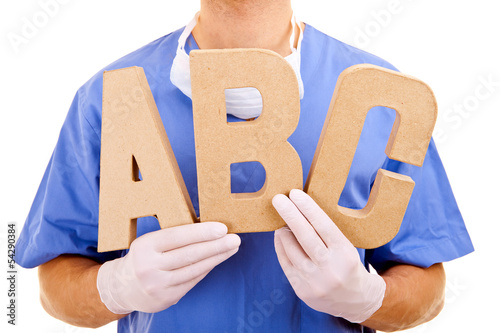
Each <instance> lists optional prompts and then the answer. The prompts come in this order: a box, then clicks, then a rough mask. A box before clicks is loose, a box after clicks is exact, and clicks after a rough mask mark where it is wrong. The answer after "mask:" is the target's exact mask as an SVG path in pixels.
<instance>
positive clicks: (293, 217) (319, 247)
mask: <svg viewBox="0 0 500 333" xmlns="http://www.w3.org/2000/svg"><path fill="white" fill-rule="evenodd" d="M273 206H274V208H276V211H278V213H279V214H280V216H281V217H282V218H283V220H284V221H285V222H286V224H287V225H288V227H289V228H290V230H291V231H292V232H293V234H294V235H295V237H296V238H297V241H298V242H299V243H300V245H301V246H302V248H303V249H304V251H305V252H306V253H307V255H308V256H309V258H311V259H312V260H313V261H316V259H315V254H316V253H318V252H324V251H325V250H326V246H325V244H324V243H323V241H322V240H321V238H320V237H319V235H318V234H317V233H316V231H315V230H314V228H313V227H312V225H311V224H310V223H309V221H307V219H306V218H305V217H304V215H302V213H301V212H300V211H299V210H298V208H297V207H296V206H295V205H294V203H293V202H292V201H291V200H290V199H288V198H287V197H286V196H285V195H283V194H278V195H276V196H274V198H273Z"/></svg>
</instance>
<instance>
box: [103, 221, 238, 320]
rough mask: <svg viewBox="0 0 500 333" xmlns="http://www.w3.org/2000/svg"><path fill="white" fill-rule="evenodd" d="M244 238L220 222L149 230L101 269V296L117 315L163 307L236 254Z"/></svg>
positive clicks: (175, 300) (169, 304)
mask: <svg viewBox="0 0 500 333" xmlns="http://www.w3.org/2000/svg"><path fill="white" fill-rule="evenodd" d="M240 242H241V240H240V238H239V236H238V235H236V234H229V235H228V234H227V227H226V226H225V225H224V224H222V223H218V222H204V223H195V224H188V225H182V226H178V227H172V228H167V229H162V230H158V231H154V232H150V233H148V234H145V235H143V236H141V237H139V238H137V239H135V240H134V241H133V242H132V244H131V246H130V250H129V252H128V253H127V255H125V256H124V257H122V258H118V259H115V260H112V261H108V262H106V263H104V264H103V265H102V266H101V267H100V268H99V272H98V274H97V289H98V290H99V295H100V296H101V300H102V302H103V303H104V304H105V305H106V307H107V308H108V309H109V310H110V311H111V312H114V313H116V314H125V313H130V312H132V311H142V312H158V311H162V310H165V309H166V308H168V307H170V306H171V305H174V304H176V303H177V302H178V301H179V299H181V297H182V296H184V295H185V294H186V293H187V292H188V291H189V290H191V288H193V287H194V286H195V285H196V284H197V283H198V282H199V281H200V280H202V279H203V278H204V277H205V276H206V275H207V274H208V273H209V272H210V271H211V270H212V268H214V267H215V266H217V265H218V264H220V263H221V262H223V261H224V260H226V259H227V258H229V257H231V256H232V255H233V254H235V253H236V252H237V251H238V248H239V245H240Z"/></svg>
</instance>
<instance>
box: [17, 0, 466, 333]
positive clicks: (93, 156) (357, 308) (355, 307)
mask: <svg viewBox="0 0 500 333" xmlns="http://www.w3.org/2000/svg"><path fill="white" fill-rule="evenodd" d="M291 18H292V24H290V22H291ZM190 28H192V29H193V30H192V34H189V32H191V31H190ZM182 32H185V33H184V34H182ZM183 37H186V40H184V39H183ZM178 45H180V46H181V47H180V48H178ZM198 47H199V48H201V49H223V48H248V47H253V48H264V49H270V50H272V51H275V52H277V53H279V54H280V55H282V56H283V57H286V59H287V60H288V61H289V62H290V63H291V64H292V66H294V65H295V66H294V69H295V70H296V74H297V80H298V81H299V86H301V83H302V86H303V90H302V93H303V94H301V97H302V99H301V119H300V123H299V125H298V127H297V129H296V131H295V132H294V134H293V135H292V136H291V137H290V139H289V141H290V143H291V144H292V145H293V146H294V148H295V149H296V150H297V152H298V153H299V155H300V157H301V161H302V165H303V168H304V175H305V176H307V173H308V171H309V169H308V168H309V166H310V164H311V161H312V157H313V155H314V151H315V148H316V144H317V142H318V138H319V135H320V132H321V129H322V126H323V122H324V119H325V116H326V111H327V109H328V105H329V103H330V99H331V96H332V93H333V89H334V86H335V82H336V80H337V77H338V75H339V74H340V73H341V72H342V71H343V70H344V69H345V68H347V67H350V66H351V65H355V64H358V63H372V64H375V65H379V66H384V67H387V68H392V67H391V65H390V64H388V63H386V62H385V61H383V60H381V59H379V58H376V57H374V56H372V55H369V54H366V53H364V52H362V51H359V50H357V49H355V48H352V47H350V46H348V45H345V44H343V43H340V42H338V41H336V40H334V39H332V38H330V37H328V36H325V35H324V34H322V33H320V32H319V31H317V30H315V29H314V28H313V27H311V26H309V25H305V24H303V23H296V22H295V21H294V20H293V15H292V8H291V4H290V1H289V0H275V1H268V0H240V1H236V0H201V8H200V13H199V17H197V19H196V20H194V21H193V23H192V24H190V25H188V27H187V28H186V29H181V30H179V31H176V32H173V33H171V34H169V35H167V36H165V37H163V38H160V39H159V40H157V41H155V42H153V43H151V44H149V45H147V46H145V47H143V48H141V49H139V50H137V51H136V52H134V53H132V54H130V55H128V56H126V57H124V58H122V59H120V60H118V61H117V62H115V63H113V64H111V65H110V66H109V67H108V68H106V69H107V70H111V69H117V68H124V67H129V66H141V67H143V68H144V70H145V73H146V76H147V77H148V81H149V82H150V85H151V88H152V92H153V95H154V97H155V100H156V103H157V105H158V109H159V112H160V115H161V117H162V120H163V123H164V125H165V129H166V131H167V134H168V137H169V140H170V143H171V145H172V148H173V150H174V153H175V155H176V158H177V161H178V164H179V167H180V169H181V172H182V175H183V177H184V180H185V182H186V186H187V188H188V192H189V194H190V196H191V199H192V201H193V204H194V206H195V209H198V201H197V195H198V194H197V188H196V164H195V154H194V153H195V150H194V137H193V121H192V104H191V99H190V97H189V93H190V92H189V88H190V85H189V83H188V84H186V82H185V80H183V79H182V77H186V75H185V74H186V69H185V68H184V69H183V67H182V65H179V62H182V60H181V58H182V52H184V50H183V48H185V52H186V53H188V52H189V51H190V50H191V49H195V48H198ZM297 57H299V61H298V64H299V65H298V67H299V68H297V61H296V59H297ZM183 70H184V72H183ZM101 101H102V72H100V73H98V74H97V75H96V76H95V77H94V78H92V79H91V80H90V81H89V82H87V83H86V84H85V85H84V86H83V87H82V88H81V89H80V90H79V91H78V93H77V96H76V98H75V101H74V103H73V105H72V107H71V109H70V111H69V114H68V117H67V119H66V122H65V124H64V126H63V129H62V131H61V136H60V138H59V141H58V144H57V146H56V149H55V151H54V155H53V157H52V159H51V162H50V164H49V167H48V168H47V171H46V174H45V176H44V178H43V180H42V183H41V185H40V189H39V191H38V193H37V196H36V198H35V201H34V204H33V207H32V210H31V212H30V214H29V216H28V219H27V222H26V225H25V227H24V229H23V232H22V234H21V237H20V239H19V242H18V244H17V261H18V262H19V264H21V265H23V266H25V267H34V266H38V265H40V268H39V276H40V286H41V301H42V304H43V306H44V308H45V309H46V310H47V311H48V312H49V313H50V314H51V315H53V316H55V317H56V318H59V319H61V320H63V321H66V322H68V323H70V324H73V325H78V326H86V327H98V326H101V325H104V324H106V323H109V322H111V321H114V320H118V319H119V320H120V321H119V325H118V328H119V331H122V332H156V331H158V332H163V331H173V332H192V331H202V332H234V331H237V332H271V331H272V332H295V331H304V332H330V331H331V332H353V331H359V332H361V331H363V330H365V331H370V329H380V330H385V331H394V330H400V329H405V328H410V327H413V326H416V325H418V324H421V323H423V322H426V321H428V320H430V319H432V318H433V317H435V316H436V315H437V314H438V313H439V311H440V309H441V308H442V306H443V301H444V283H445V277H444V270H443V266H442V264H441V263H442V262H443V261H447V260H452V259H454V258H457V257H460V256H462V255H465V254H467V253H469V252H471V251H472V250H473V248H472V244H471V242H470V239H469V237H468V235H467V232H466V229H465V226H464V224H463V221H462V218H461V216H460V213H459V211H458V208H457V206H456V203H455V200H454V198H453V195H452V193H451V189H450V187H449V184H448V181H447V179H446V175H445V173H444V170H443V168H442V165H441V163H440V160H439V157H438V155H437V152H436V150H435V146H434V144H433V143H431V145H430V147H429V151H428V153H427V157H426V161H425V162H424V166H423V167H422V168H417V167H412V166H408V165H404V164H402V163H398V162H395V161H392V160H389V159H387V157H386V156H385V155H384V153H383V147H384V146H385V144H386V142H387V138H388V136H389V132H390V128H391V126H392V123H393V121H394V114H393V113H391V112H390V110H387V109H383V108H379V110H377V113H376V114H375V113H374V112H370V113H369V115H368V118H367V122H366V124H367V125H365V127H366V128H365V131H364V133H363V135H362V137H361V138H360V143H359V147H358V154H357V156H356V158H355V160H354V162H353V167H352V169H351V173H350V176H349V179H348V181H347V183H346V188H345V189H344V193H343V196H342V198H341V201H340V202H339V204H340V205H342V206H346V207H350V208H362V207H363V206H364V204H365V203H366V200H367V198H368V195H369V191H370V185H371V183H372V182H373V177H374V175H375V173H376V171H377V170H378V169H379V168H381V167H383V168H385V169H388V170H391V171H395V172H399V173H405V174H407V175H410V176H411V177H412V178H413V179H414V180H415V182H416V187H415V189H414V193H413V195H412V199H411V201H410V204H409V207H408V210H407V213H406V216H405V219H404V221H403V223H402V226H401V230H400V232H399V234H398V235H397V236H396V238H395V239H394V240H393V241H391V242H390V243H389V244H387V245H385V246H383V247H381V248H378V249H374V250H369V251H368V250H367V251H365V250H360V249H358V250H356V249H355V248H354V247H353V246H352V245H351V244H350V243H349V242H348V240H347V239H345V238H344V237H343V235H342V234H341V233H340V232H339V231H338V229H336V227H335V224H334V223H332V221H331V220H329V218H328V217H327V216H325V214H324V213H323V211H322V210H321V208H320V207H318V206H317V205H316V204H315V203H314V202H313V201H312V199H311V198H310V197H308V196H307V195H306V194H304V193H303V192H301V191H299V190H293V191H291V192H290V195H289V198H288V197H286V196H284V195H278V196H276V197H275V198H274V200H273V204H274V206H275V207H276V209H277V210H278V212H279V213H280V214H281V216H282V217H283V219H284V220H285V222H286V223H287V225H288V227H287V228H283V229H281V230H278V231H277V232H276V233H255V234H241V235H230V234H227V229H226V228H225V226H224V225H222V224H221V223H218V222H206V223H200V224H193V225H187V226H180V227H174V228H170V229H164V230H158V229H159V226H158V223H157V221H156V220H155V219H154V218H152V217H149V218H142V219H139V221H138V223H137V226H138V236H140V237H138V238H137V239H136V240H135V241H134V242H133V243H132V245H131V248H130V250H129V251H115V252H110V253H97V251H96V246H97V214H98V195H99V192H98V189H99V154H100V135H101V107H102V105H101ZM253 106H255V105H253ZM257 108H258V107H257ZM236 109H237V108H236ZM228 112H230V110H228ZM230 113H231V112H230ZM231 114H232V115H230V116H229V120H230V121H239V120H238V118H243V119H245V118H251V116H255V115H254V114H251V115H249V114H245V112H243V113H237V110H235V112H233V113H231ZM235 115H236V116H237V117H235ZM232 171H233V178H232V186H234V190H235V191H237V192H244V191H245V192H248V191H250V192H251V191H252V190H253V191H256V190H258V188H259V184H260V185H261V184H262V179H264V177H265V176H264V175H265V173H264V171H263V170H262V169H261V168H259V167H258V166H257V165H256V164H255V163H254V164H252V163H246V164H242V165H237V166H235V168H234V169H233V170H232ZM304 179H306V177H304ZM333 222H334V221H333ZM274 253H276V255H275V254H274ZM113 259H114V260H113ZM368 264H371V265H372V266H373V267H375V268H376V269H377V271H378V272H379V273H380V276H376V275H374V274H370V273H368V271H367V270H366V269H365V267H367V266H368Z"/></svg>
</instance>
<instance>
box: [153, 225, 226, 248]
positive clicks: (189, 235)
mask: <svg viewBox="0 0 500 333" xmlns="http://www.w3.org/2000/svg"><path fill="white" fill-rule="evenodd" d="M226 234H227V227H226V226H225V225H224V224H223V223H219V222H203V223H192V224H185V225H180V226H176V227H171V228H166V229H162V230H158V231H153V232H150V233H148V234H146V235H144V236H147V237H148V239H147V240H148V242H151V244H152V246H153V249H154V250H155V251H157V252H165V251H169V250H173V249H176V248H179V247H182V246H186V245H188V244H194V243H199V242H206V241H210V240H214V239H218V238H221V237H223V236H224V235H226Z"/></svg>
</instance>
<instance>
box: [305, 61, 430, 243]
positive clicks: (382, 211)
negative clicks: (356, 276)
mask: <svg viewBox="0 0 500 333" xmlns="http://www.w3.org/2000/svg"><path fill="white" fill-rule="evenodd" d="M375 106H386V107H389V108H392V109H394V110H396V120H395V122H394V126H393V128H392V132H391V135H390V137H389V141H388V144H387V147H386V154H387V155H388V156H389V158H391V159H395V160H398V161H401V162H405V163H410V164H413V165H418V166H422V164H423V162H424V158H425V154H426V151H427V147H428V146H429V142H430V140H431V136H432V130H433V128H434V125H435V123H436V118H437V104H436V100H435V98H434V94H433V93H432V91H431V89H430V88H429V87H428V86H427V85H426V84H425V83H423V82H421V81H419V80H417V79H414V78H412V77H410V76H407V75H403V74H400V73H398V72H395V71H391V70H388V69H385V68H381V67H377V66H373V65H356V66H352V67H350V68H348V69H346V70H345V71H344V72H342V73H341V74H340V76H339V79H338V81H337V86H336V87H335V91H334V93H333V97H332V102H331V104H330V109H329V110H328V115H327V118H326V121H325V125H324V127H323V131H322V132H321V137H320V140H319V142H318V147H317V149H316V153H315V155H314V159H313V162H312V165H311V170H310V172H309V176H308V179H307V182H306V185H305V189H306V192H307V193H308V194H309V195H310V196H311V197H312V198H313V199H314V200H316V202H317V203H318V204H319V205H320V206H321V207H322V208H323V209H324V210H325V212H326V213H327V214H328V215H329V216H330V218H331V219H332V220H333V221H334V223H335V224H336V225H337V226H338V227H339V229H340V230H341V231H342V232H343V233H344V235H345V236H346V237H347V238H348V239H349V240H350V241H351V242H352V243H353V245H354V246H356V247H359V248H365V249H371V248H376V247H379V246H382V245H384V244H386V243H387V242H389V241H390V240H391V239H392V238H394V236H396V234H397V233H398V231H399V227H400V225H401V222H402V220H403V217H404V214H405V211H406V207H407V205H408V202H409V201H410V197H411V193H412V191H413V186H414V182H413V181H412V180H411V178H410V177H408V176H404V175H401V174H398V173H394V172H390V171H387V170H382V169H380V170H379V171H378V173H377V177H376V178H375V182H374V185H373V187H372V190H371V193H370V197H369V198H368V203H367V204H366V206H365V207H364V208H363V209H361V210H354V209H349V208H345V207H341V206H339V205H338V202H339V199H340V195H341V193H342V190H343V188H344V186H345V183H346V180H347V175H348V174H349V169H350V167H351V163H352V160H353V157H354V153H355V151H356V147H357V144H358V140H359V136H360V135H361V130H362V129H363V124H364V121H365V117H366V114H367V113H368V111H369V110H370V109H371V108H373V107H375Z"/></svg>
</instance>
